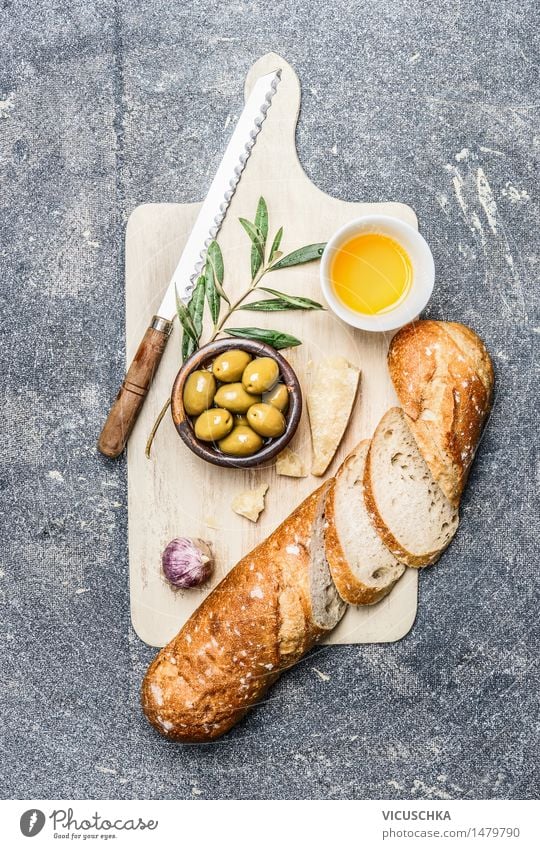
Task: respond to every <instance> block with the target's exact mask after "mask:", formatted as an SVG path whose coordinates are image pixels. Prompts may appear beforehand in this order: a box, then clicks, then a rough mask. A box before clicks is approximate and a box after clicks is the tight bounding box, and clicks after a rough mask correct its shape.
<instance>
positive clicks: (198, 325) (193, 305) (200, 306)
mask: <svg viewBox="0 0 540 849" xmlns="http://www.w3.org/2000/svg"><path fill="white" fill-rule="evenodd" d="M204 291H205V278H204V276H202V275H201V277H199V279H198V280H197V285H196V286H195V289H194V291H193V294H192V296H191V298H190V301H189V304H188V306H187V308H188V312H189V314H190V316H191V318H192V321H193V328H194V330H195V333H196V334H197V340H196V343H195V340H194V339H193V338H192V337H191V336H190V335H189V333H187V332H186V330H185V329H184V333H183V335H182V359H183V360H187V358H188V357H190V356H191V354H192V353H193V351H195V350H196V348H197V347H198V344H199V340H200V338H201V333H202V326H203V313H204Z"/></svg>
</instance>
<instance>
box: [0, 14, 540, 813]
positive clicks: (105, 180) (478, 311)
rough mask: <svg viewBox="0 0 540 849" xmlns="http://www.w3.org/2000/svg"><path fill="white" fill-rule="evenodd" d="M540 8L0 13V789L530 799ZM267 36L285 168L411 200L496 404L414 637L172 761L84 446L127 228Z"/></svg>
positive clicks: (234, 107) (107, 483) (535, 631)
mask: <svg viewBox="0 0 540 849" xmlns="http://www.w3.org/2000/svg"><path fill="white" fill-rule="evenodd" d="M537 13H538V8H537V6H536V4H535V3H534V0H523V2H521V3H519V4H518V3H516V2H514V0H511V2H510V0H494V2H490V3H487V2H485V3H484V2H481V3H475V4H462V3H455V2H451V3H446V2H443V0H436V2H434V0H427V2H419V0H405V2H396V1H395V0H382V2H379V3H375V2H369V0H353V2H350V0H348V2H344V0H337V2H334V3H331V4H328V3H324V2H321V0H314V2H311V3H302V4H299V3H293V2H291V0H289V2H282V1H281V0H274V2H272V3H260V2H258V0H252V2H242V0H223V2H221V3H217V2H212V0H201V2H198V3H196V4H195V3H172V2H170V0H151V2H144V3H143V2H140V0H136V2H129V3H128V2H125V3H121V2H114V0H84V2H82V0H72V2H70V3H69V4H67V3H59V2H53V0H38V1H37V2H36V0H32V1H31V0H2V2H1V3H0V16H1V30H2V41H1V45H2V47H1V49H2V54H3V59H2V62H1V63H0V101H1V103H0V145H1V148H0V150H1V154H0V155H1V169H2V178H1V186H2V193H1V203H2V214H1V215H0V242H1V243H0V257H1V267H2V272H1V299H2V300H1V318H2V321H1V325H0V332H1V336H2V345H1V349H0V350H1V354H0V356H1V359H2V371H1V374H2V390H3V413H4V425H3V446H2V454H1V464H2V469H1V480H0V486H1V491H2V515H3V523H2V528H3V530H2V577H1V579H0V588H1V603H2V612H1V616H0V633H1V636H0V646H1V653H2V686H1V689H0V705H1V713H2V717H3V721H2V730H1V735H2V754H1V758H0V760H1V762H2V768H1V771H2V779H1V795H2V796H3V797H7V798H9V797H12V798H25V797H30V798H36V797H45V798H58V797H71V798H77V797H78V798H84V797H89V798H93V797H96V798H109V797H112V798H124V797H125V798H184V797H192V796H195V797H200V798H204V797H213V798H235V797H236V798H246V797H252V798H253V797H264V798H281V797H284V798H291V797H315V798H318V797H323V798H324V797H329V798H353V797H366V798H369V797H374V798H377V797H379V798H381V797H382V798H411V797H412V798H416V797H418V798H435V799H441V798H450V797H451V798H455V797H457V798H460V797H463V798H479V797H482V798H483V797H500V798H509V797H510V798H529V797H534V796H537V794H538V788H539V786H540V773H539V766H538V742H539V740H538V737H539V734H538V732H539V720H538V716H539V712H538V707H539V697H538V693H539V688H538V683H539V682H538V664H539V657H540V655H539V648H540V644H539V643H540V641H539V628H538V547H537V536H538V530H539V527H538V526H539V520H538V511H537V501H536V496H537V486H538V477H537V471H538V467H537V465H536V464H537V455H536V446H537V416H538V414H537V410H538V389H537V386H538V374H537V372H536V373H535V370H534V368H535V367H534V362H535V361H534V356H535V349H536V348H537V344H538V339H539V336H538V333H539V325H540V319H539V316H538V297H537V291H538V282H537V278H538V262H539V236H538V233H539V209H538V174H539V171H538V152H539V144H540V138H539V122H538V99H539V84H538V83H539V81H538V32H539V31H540V30H539V21H538V14H537ZM269 49H274V50H277V51H278V52H280V53H281V54H282V55H283V56H285V57H286V58H287V59H288V60H289V61H290V62H291V63H292V64H293V65H294V66H295V67H296V70H297V71H298V74H299V76H300V78H301V80H302V83H303V90H304V100H303V110H302V116H301V121H300V125H299V130H298V147H299V152H300V157H301V160H302V162H303V164H304V166H305V168H306V170H307V172H308V174H309V175H310V176H311V178H312V179H313V180H314V181H315V182H317V183H318V185H319V186H321V187H322V188H323V189H325V190H326V191H328V192H331V193H332V194H335V195H338V196H340V197H343V198H346V199H351V200H353V199H362V200H379V199H395V200H402V201H405V202H407V203H410V204H411V205H412V206H413V207H414V208H415V209H416V210H417V212H418V215H419V220H420V224H421V229H422V231H423V233H424V234H425V236H426V238H427V239H428V241H429V243H430V244H431V246H432V248H433V251H434V255H435V261H436V266H437V278H438V280H437V287H436V291H435V295H434V298H433V300H432V302H431V303H430V305H429V315H431V316H434V317H444V318H453V319H457V320H461V321H465V322H468V323H470V324H471V325H472V326H473V327H475V328H476V329H478V330H479V331H480V332H481V333H482V335H483V336H484V338H485V339H486V341H487V344H488V346H489V349H490V351H491V352H492V354H493V358H494V362H495V366H496V370H497V397H496V403H495V408H494V412H493V415H492V418H491V421H490V423H489V426H488V429H487V432H486V435H485V438H484V441H483V444H482V447H481V450H480V453H479V456H478V459H477V462H476V465H475V467H474V471H473V474H472V479H471V486H470V487H469V489H468V491H467V494H466V496H465V499H464V503H463V511H462V525H461V529H460V531H459V534H458V536H457V538H456V540H455V542H454V543H453V545H452V547H451V550H450V551H449V552H448V553H447V554H446V556H444V557H443V559H442V560H441V561H440V563H439V564H438V565H437V566H436V567H435V568H434V569H431V570H428V571H426V572H425V573H423V574H422V575H421V581H420V609H419V614H418V618H417V621H416V623H415V625H414V628H413V630H412V631H411V633H410V634H409V635H408V636H407V637H406V638H405V639H404V640H402V641H401V642H400V643H397V644H394V645H373V646H368V647H342V648H332V649H319V650H317V651H316V652H315V653H313V654H312V655H311V656H309V657H308V658H307V659H306V660H305V661H304V662H303V663H301V664H300V665H299V666H298V667H297V668H296V669H295V670H293V671H292V672H291V673H290V674H289V675H287V676H286V677H285V678H284V679H283V680H282V681H281V682H280V683H279V684H278V685H277V686H276V687H275V688H274V690H273V691H272V693H271V697H270V699H269V701H268V702H267V703H266V704H264V705H263V706H262V707H260V708H259V709H258V710H256V711H254V712H253V714H252V715H251V716H250V717H249V718H248V719H247V720H246V721H245V722H243V723H242V724H241V725H240V726H239V727H238V728H237V729H236V730H235V731H233V732H232V733H231V734H229V735H228V736H227V737H226V738H224V739H223V740H221V741H220V742H218V743H215V744H213V745H209V746H206V747H205V746H191V747H183V748H182V747H177V746H174V745H172V744H170V743H168V742H167V741H166V740H164V739H162V738H160V737H159V736H157V735H156V734H155V733H154V732H153V731H152V729H151V728H150V727H149V726H148V725H147V724H146V722H145V721H144V719H143V717H142V715H141V711H140V709H139V704H138V692H139V685H140V681H141V678H142V675H143V672H144V670H145V667H146V665H147V663H148V662H149V660H150V659H151V657H152V656H153V653H154V652H153V651H152V650H151V649H149V648H148V647H145V646H144V645H142V644H141V643H140V641H139V640H138V639H137V637H136V636H135V635H134V634H133V631H132V629H131V627H130V621H129V599H128V587H127V551H126V470H125V462H124V461H123V460H121V461H119V462H117V463H109V462H106V461H105V460H104V459H103V458H101V457H99V456H97V454H96V451H95V447H94V446H95V441H96V437H97V434H98V431H99V428H100V424H101V422H102V419H103V415H104V413H105V411H106V409H107V406H108V404H109V402H110V400H111V397H112V396H113V394H114V392H115V391H116V388H117V385H118V383H119V380H120V378H121V373H122V366H123V354H124V335H123V334H124V328H123V236H124V226H125V222H126V219H127V216H128V215H129V213H130V212H131V210H132V209H133V208H134V207H135V206H136V205H137V204H138V203H141V202H146V201H150V202H151V201H194V200H199V199H201V198H202V197H203V196H204V193H205V190H206V188H207V186H208V184H209V180H210V177H211V174H212V172H213V170H214V168H215V167H216V165H217V163H218V161H219V158H220V155H221V152H222V150H223V143H224V139H225V137H226V131H225V129H224V126H225V123H226V119H227V116H228V115H234V114H238V110H239V108H240V107H241V100H242V98H241V91H242V85H243V80H244V76H245V74H246V72H247V70H248V68H249V66H250V65H251V64H252V63H253V62H254V61H255V60H256V59H257V58H258V57H259V56H260V55H262V54H263V53H265V52H267V51H268V50H269ZM479 169H480V170H479ZM484 176H485V181H484ZM535 405H536V411H535ZM315 668H316V669H317V670H320V671H321V672H323V673H324V674H325V675H326V676H328V680H326V678H325V679H324V680H322V678H321V677H320V675H319V674H318V673H317V671H315Z"/></svg>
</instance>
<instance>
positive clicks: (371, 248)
mask: <svg viewBox="0 0 540 849" xmlns="http://www.w3.org/2000/svg"><path fill="white" fill-rule="evenodd" d="M330 278H331V281H332V285H333V288H334V291H335V293H336V295H337V297H338V298H339V299H340V301H342V302H343V303H344V304H345V306H346V307H348V308H349V309H351V310H353V311H354V312H358V313H364V314H366V315H377V314H378V313H384V312H387V310H391V309H393V308H394V307H396V306H397V305H398V304H399V303H401V302H402V301H403V299H404V298H406V296H407V294H408V292H409V290H410V288H411V282H412V266H411V260H410V258H409V256H408V254H407V252H406V251H405V250H404V248H403V247H402V246H401V245H400V244H399V243H398V242H396V241H395V239H392V238H390V236H386V235H384V234H382V233H361V234H360V235H358V236H354V237H353V238H352V239H349V240H348V241H347V242H345V243H344V244H343V245H342V246H341V247H340V248H339V249H338V250H337V251H336V253H335V256H334V259H333V261H332V262H331V265H330Z"/></svg>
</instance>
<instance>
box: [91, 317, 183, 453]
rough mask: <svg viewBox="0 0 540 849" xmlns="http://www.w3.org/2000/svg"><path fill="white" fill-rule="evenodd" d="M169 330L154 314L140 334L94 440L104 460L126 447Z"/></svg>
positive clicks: (168, 322) (161, 354) (169, 325)
mask: <svg viewBox="0 0 540 849" xmlns="http://www.w3.org/2000/svg"><path fill="white" fill-rule="evenodd" d="M171 328H172V322H170V321H167V320H166V319H164V318H160V317H159V316H156V315H155V316H154V318H153V319H152V323H151V324H150V327H149V328H148V330H147V331H146V333H145V334H144V336H143V339H142V342H141V344H140V345H139V347H138V348H137V353H136V354H135V356H134V357H133V360H132V363H131V365H130V367H129V369H128V371H127V374H126V376H125V378H124V382H123V383H122V386H121V387H120V391H119V392H118V395H117V396H116V400H115V402H114V404H113V405H112V407H111V410H110V412H109V415H108V416H107V421H106V422H105V424H104V425H103V430H102V431H101V434H100V437H99V440H98V450H99V451H101V453H102V454H104V455H105V456H106V457H111V458H114V457H118V455H119V454H121V453H122V451H123V450H124V448H125V447H126V442H127V441H128V439H129V435H130V433H131V431H132V430H133V426H134V424H135V422H136V421H137V416H138V415H139V413H140V411H141V409H142V406H143V404H144V400H145V398H146V395H147V393H148V390H149V389H150V385H151V383H152V380H153V378H154V374H155V372H156V369H157V367H158V365H159V363H160V360H161V357H162V356H163V351H164V350H165V345H166V344H167V340H168V339H169V335H170V332H171Z"/></svg>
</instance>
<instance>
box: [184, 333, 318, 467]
mask: <svg viewBox="0 0 540 849" xmlns="http://www.w3.org/2000/svg"><path fill="white" fill-rule="evenodd" d="M231 348H237V349H239V350H241V351H247V352H248V353H249V354H251V355H252V356H253V357H272V359H274V360H275V361H276V362H277V364H278V366H279V374H280V379H281V381H282V382H283V383H284V384H285V386H286V387H287V389H288V390H289V407H288V409H287V412H286V413H285V420H286V422H287V427H286V429H285V432H284V433H283V434H282V435H281V436H279V437H277V439H272V440H271V442H268V443H266V444H265V445H263V447H262V448H261V450H260V451H257V453H256V454H252V455H251V456H250V457H232V456H230V455H228V454H223V453H222V452H221V451H220V450H219V449H218V448H215V447H214V445H213V444H212V443H211V442H202V441H201V440H200V439H197V437H196V436H195V431H194V430H193V424H192V422H191V419H190V417H189V416H188V414H187V413H186V411H185V410H184V401H183V398H184V386H185V383H186V380H187V379H188V377H189V375H190V374H191V372H192V371H196V370H197V369H201V368H206V367H208V366H209V365H210V363H211V362H212V361H213V360H215V358H216V357H217V356H218V355H219V354H222V353H223V352H224V351H230V350H231ZM171 412H172V417H173V421H174V426H175V427H176V430H177V431H178V433H179V435H180V437H181V438H182V439H183V440H184V442H185V443H186V445H187V446H188V448H190V449H191V450H192V451H193V453H194V454H197V456H198V457H202V459H203V460H206V461H207V462H208V463H213V464H214V465H215V466H226V467H227V468H233V469H251V468H253V467H254V466H260V464H261V463H264V462H265V461H266V460H271V459H272V457H275V456H276V454H279V452H280V451H283V449H284V448H285V446H286V445H287V444H288V443H289V442H290V441H291V439H292V438H293V436H294V434H295V432H296V428H297V427H298V422H299V421H300V416H301V414H302V390H301V389H300V382H299V380H298V378H297V376H296V374H295V373H294V371H293V369H292V367H291V366H290V365H289V363H288V362H287V360H286V359H285V357H283V356H282V355H281V354H280V353H278V351H276V350H275V349H274V348H271V347H270V345H266V344H265V343H264V342H252V341H250V340H249V339H217V340H216V341H215V342H210V343H209V344H208V345H205V346H204V347H203V348H199V350H198V351H195V353H194V354H192V355H191V357H188V359H187V360H186V361H185V363H184V364H183V366H182V368H181V369H180V371H179V372H178V374H177V375H176V380H175V381H174V386H173V388H172V394H171Z"/></svg>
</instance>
